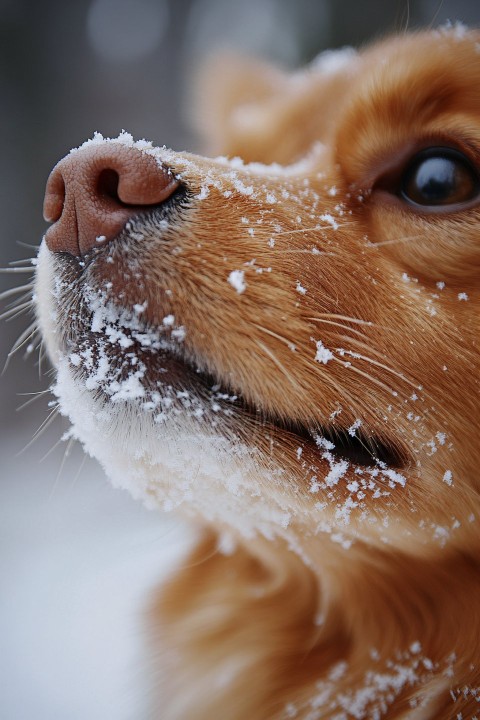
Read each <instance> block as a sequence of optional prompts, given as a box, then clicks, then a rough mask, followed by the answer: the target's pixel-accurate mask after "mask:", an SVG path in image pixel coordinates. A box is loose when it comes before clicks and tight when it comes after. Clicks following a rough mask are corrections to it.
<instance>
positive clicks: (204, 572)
mask: <svg viewBox="0 0 480 720" xmlns="http://www.w3.org/2000/svg"><path fill="white" fill-rule="evenodd" d="M479 43H480V36H479V35H478V34H476V33H467V34H465V35H464V34H463V33H462V32H460V30H459V29H458V28H457V29H456V30H452V31H450V32H446V31H445V32H444V31H438V32H432V33H424V34H418V35H412V36H406V37H401V38H393V39H389V40H387V41H385V42H383V43H380V44H378V45H376V46H374V47H372V48H370V49H367V50H366V51H365V52H363V53H362V54H360V55H359V56H358V57H357V58H355V59H350V61H349V62H346V63H345V65H344V67H342V68H340V69H338V70H335V71H333V72H332V73H327V72H325V68H323V69H322V65H321V63H320V64H319V65H317V66H312V67H311V68H308V69H306V70H305V71H302V72H299V73H296V74H294V75H292V76H290V75H286V74H283V73H281V72H279V71H276V70H273V69H271V68H263V67H259V66H257V65H255V64H253V63H252V64H249V63H244V64H243V65H242V64H241V63H240V62H239V61H236V60H233V59H230V60H225V61H224V62H222V63H220V65H221V70H220V69H219V66H218V64H217V65H215V66H212V67H211V68H210V72H209V73H208V80H207V81H206V83H205V84H204V85H203V86H202V91H201V93H200V95H201V97H206V100H205V102H204V105H203V107H200V108H199V110H198V113H199V115H200V118H201V121H202V123H203V125H202V127H203V129H204V130H205V132H206V133H207V134H208V138H207V140H208V142H209V144H210V149H211V151H212V152H213V153H222V154H225V155H228V156H230V157H232V156H236V155H238V156H240V157H241V158H242V159H243V161H244V162H245V163H252V162H253V163H258V165H253V166H252V165H241V164H240V163H236V164H235V163H234V164H233V165H232V164H228V163H227V162H226V161H224V160H222V159H217V160H210V159H206V158H202V157H196V156H192V155H186V154H181V153H169V154H168V155H166V156H165V157H166V162H167V163H168V164H169V166H170V167H171V168H172V170H173V171H174V172H178V173H181V177H182V180H183V181H184V182H185V183H186V185H187V186H188V187H189V189H190V190H191V191H192V193H193V194H194V195H195V196H196V197H197V196H200V197H201V198H202V199H201V203H198V204H197V205H196V206H195V209H194V211H193V213H192V214H190V215H188V216H187V215H186V216H185V218H184V219H183V221H182V223H181V225H179V226H178V227H176V228H175V235H174V237H172V239H171V240H169V238H168V237H167V243H168V242H170V246H168V245H167V247H175V248H176V250H175V252H170V253H169V252H166V251H165V243H163V244H158V246H156V247H154V248H153V249H152V250H151V251H149V254H148V256H145V257H142V256H140V265H141V267H142V273H143V275H144V282H145V285H144V287H143V288H142V292H141V294H139V291H138V288H137V287H136V284H135V283H127V284H126V285H125V276H126V274H127V275H128V268H127V261H126V260H125V261H122V259H121V258H119V259H118V262H117V264H116V265H115V266H113V265H112V266H111V267H110V268H108V267H107V266H106V264H104V265H103V266H102V262H101V260H100V259H99V262H98V265H97V272H98V273H99V275H102V273H104V274H106V273H107V272H108V273H109V275H108V276H109V278H110V279H111V282H112V287H113V289H112V294H113V295H115V293H116V294H118V293H119V292H120V291H122V292H123V293H124V299H123V303H124V304H125V305H126V306H132V305H133V304H135V303H140V302H143V301H144V300H147V301H148V304H147V309H146V311H145V312H146V315H147V319H148V322H149V323H150V324H151V325H159V324H161V322H162V317H164V316H165V315H166V313H167V312H170V313H172V314H173V315H174V316H175V318H179V319H180V321H181V323H182V325H183V326H184V327H185V328H186V329H187V334H186V337H185V348H186V352H187V353H188V355H189V357H190V358H193V359H194V362H195V364H196V366H198V367H200V368H202V369H203V370H205V371H208V372H209V373H211V374H212V375H213V376H214V377H215V378H217V379H218V380H219V382H220V383H221V384H223V385H224V386H225V387H228V388H230V389H233V390H234V391H235V393H238V394H239V395H241V396H242V397H243V399H244V400H245V402H246V403H247V404H248V407H249V408H250V411H249V412H248V413H246V415H245V418H244V425H243V426H242V428H241V429H240V430H238V434H239V435H240V437H241V438H242V441H243V442H244V443H246V444H247V445H250V446H251V447H255V448H256V449H257V450H258V452H259V453H260V456H261V459H260V461H259V465H260V466H262V467H263V468H270V469H271V468H272V467H276V468H281V469H282V474H281V476H278V478H279V479H278V482H277V481H276V480H275V481H273V480H272V481H271V482H267V481H266V480H263V481H262V479H261V478H262V473H261V472H259V474H258V478H259V480H258V482H259V483H260V485H259V488H258V495H259V496H261V498H262V501H263V500H265V499H266V502H267V503H269V504H270V506H271V507H272V509H273V510H272V512H273V511H275V512H276V511H277V510H278V508H279V507H281V508H283V509H284V510H285V512H286V514H287V515H288V518H287V519H285V522H284V525H283V526H282V527H279V529H278V532H277V531H276V530H275V528H274V525H275V522H274V521H273V520H272V527H270V528H269V532H267V530H266V529H265V523H264V516H265V513H263V515H262V522H261V523H260V521H259V525H261V530H262V532H259V533H254V532H252V533H250V534H249V535H248V536H245V535H242V533H241V531H240V530H239V529H238V528H237V527H233V529H232V530H231V531H230V532H231V537H232V539H233V543H232V546H231V547H229V548H227V549H226V548H225V539H224V537H225V536H224V533H225V530H226V529H228V526H229V525H231V524H232V523H231V522H230V520H229V518H228V516H225V517H223V516H222V510H221V508H222V502H223V501H222V499H221V498H220V495H221V493H220V491H219V490H218V488H216V487H215V488H213V489H212V491H211V495H210V499H209V501H208V503H209V504H208V503H207V505H206V506H205V502H204V501H203V500H202V501H201V500H200V499H199V500H198V503H199V507H202V508H205V507H207V508H211V512H209V513H207V512H206V511H205V512H204V511H202V510H200V511H199V512H198V515H199V516H200V518H201V517H202V516H205V517H206V518H207V519H206V520H203V521H202V520H201V519H200V520H198V518H197V520H198V522H199V525H200V527H201V528H202V533H203V537H202V540H201V542H200V543H199V545H198V547H197V548H196V550H195V552H194V553H193V555H192V557H191V558H190V559H189V560H187V561H185V563H184V566H183V567H182V568H181V569H180V570H179V571H178V573H177V574H176V575H175V576H174V577H172V578H171V580H170V581H169V583H168V584H167V586H166V587H164V588H162V590H161V592H159V594H158V597H156V599H155V602H154V603H153V606H152V609H151V612H150V613H149V622H150V627H151V628H153V632H152V634H153V637H152V645H153V648H154V649H153V651H152V652H153V655H154V664H155V667H156V671H157V672H158V675H159V678H158V697H155V698H154V705H155V704H156V710H154V711H152V715H151V717H155V718H161V720H187V719H189V720H190V719H192V720H207V719H208V720H213V719H220V718H222V719H223V718H225V719H227V718H228V720H274V719H275V720H280V719H281V718H285V719H286V718H298V720H316V719H321V718H328V719H330V720H333V719H334V718H335V719H338V720H341V719H342V720H343V719H345V720H347V719H349V718H372V719H376V718H388V719H389V720H393V719H395V720H399V719H400V718H405V719H406V718H410V719H411V720H448V719H452V720H453V719H454V718H463V720H466V719H467V718H474V717H475V716H476V713H477V712H478V716H479V717H480V669H479V662H480V657H479V655H480V651H479V647H478V642H479V638H480V529H479V489H480V488H479V472H478V464H479V441H478V429H479V424H480V423H479V407H478V404H479V392H478V382H479V369H480V368H479V364H480V363H479V342H480V332H479V331H480V291H479V272H480V241H479V237H480V232H479V228H480V207H479V204H478V199H477V202H476V203H470V204H469V205H468V206H465V207H462V208H460V209H455V210H452V209H450V208H448V207H447V208H446V210H445V208H443V207H442V208H440V209H436V210H434V211H430V210H428V211H427V210H423V209H422V208H420V209H419V208H416V209H415V208H414V207H412V206H411V205H409V204H408V203H407V202H405V201H404V200H402V199H400V198H399V197H398V195H396V194H395V193H394V192H393V191H392V190H391V183H390V178H391V177H394V176H395V174H396V173H397V175H398V173H399V172H400V170H399V168H402V167H403V166H405V164H406V163H407V161H408V159H409V158H411V157H413V156H414V155H415V153H416V152H418V151H419V150H421V149H422V148H425V147H430V146H439V145H440V146H453V147H455V148H457V149H458V150H461V151H463V152H464V153H466V154H467V155H468V157H469V158H470V160H471V163H472V164H473V165H475V166H476V167H477V168H478V167H480V53H479ZM260 163H263V164H266V163H279V164H280V165H282V166H283V165H290V164H292V163H298V164H297V165H296V166H293V167H292V168H289V169H288V171H285V170H282V169H280V168H277V169H275V167H273V168H265V167H264V166H263V165H260ZM232 168H233V170H232ZM389 183H390V184H389ZM122 262H123V264H122ZM234 269H241V270H242V272H243V275H242V281H243V282H245V283H246V287H244V288H243V289H244V291H243V292H235V289H234V288H233V287H232V285H231V284H230V283H229V282H227V281H226V278H227V276H228V274H229V272H230V271H232V270H234ZM165 278H168V283H169V287H170V288H173V289H174V291H173V293H172V294H171V295H170V296H169V297H168V298H165V297H162V299H159V298H160V295H159V291H158V288H159V287H160V286H162V283H163V284H165ZM240 289H242V288H240ZM317 350H318V355H317V358H316V352H317ZM322 353H324V354H323V355H322ZM325 353H326V354H325ZM329 353H330V354H329ZM315 358H316V359H315ZM322 358H323V359H324V360H325V362H323V361H322ZM252 408H254V409H255V410H256V411H257V413H258V414H257V416H256V418H257V419H255V417H254V414H255V413H253V411H252V410H251V409H252ZM260 416H261V417H263V418H264V419H265V420H266V422H267V424H266V425H265V424H263V423H262V422H259V421H258V417H260ZM272 417H273V418H275V420H276V424H275V426H273V425H272V427H270V425H269V422H270V421H271V418H272ZM282 420H283V421H286V422H287V423H288V425H287V427H286V428H285V429H283V430H282V429H281V427H280V421H282ZM359 421H361V425H360V423H359ZM298 426H305V427H308V428H325V427H328V429H329V432H330V437H333V438H334V436H335V432H336V430H343V431H346V430H347V429H348V428H350V429H352V428H353V430H351V433H352V435H353V434H355V432H356V429H358V428H361V430H360V432H362V433H363V434H362V438H363V441H365V442H366V441H368V439H370V438H373V439H378V438H381V439H382V442H383V444H384V446H385V447H386V448H389V450H390V452H391V453H392V455H393V457H395V458H396V459H397V466H396V470H395V471H394V472H390V474H388V473H389V470H388V468H385V466H383V470H384V474H383V475H382V472H381V471H380V473H379V471H378V468H377V474H374V475H368V469H365V468H363V469H362V468H360V472H357V471H356V470H357V469H356V466H355V464H354V463H350V464H349V465H348V468H347V469H346V470H345V472H344V473H343V474H342V476H341V479H340V481H338V479H337V481H336V482H335V480H331V481H330V482H329V481H328V477H329V473H331V472H332V467H335V465H334V463H335V461H334V460H332V458H331V457H330V458H329V457H328V453H327V455H325V454H324V452H323V450H322V446H320V447H317V446H315V444H314V443H310V444H309V443H308V442H306V441H305V442H303V441H302V440H301V439H299V438H298V436H297V435H296V434H295V428H296V427H298ZM265 428H267V430H266V429H265ZM365 473H367V475H365ZM378 473H379V474H378ZM367 476H368V478H369V480H368V482H365V483H364V485H361V480H362V478H365V477H367ZM265 477H267V471H265ZM268 477H270V478H275V477H277V475H275V474H274V475H270V476H268ZM254 482H255V480H254V481H253V484H254ZM262 482H263V485H262ZM359 482H360V485H359V484H358V483H359ZM368 483H371V485H369V484H368ZM251 487H252V485H250V489H251ZM201 492H203V489H201V490H199V497H200V494H201ZM219 493H220V494H219ZM225 493H226V490H225ZM159 494H160V491H159ZM235 502H236V503H237V504H236V505H235V508H234V512H235V513H237V514H243V515H244V517H245V518H247V519H248V518H249V517H250V516H251V517H253V518H255V517H256V515H255V513H256V512H257V509H256V508H257V498H256V496H255V494H254V493H252V492H245V493H243V494H242V493H237V495H236V496H235ZM202 503H203V504H202ZM192 506H193V507H195V496H194V497H193V499H192ZM217 507H218V508H219V509H218V512H216V508H217ZM262 512H263V511H262ZM262 523H263V524H262ZM252 524H253V526H255V524H256V521H255V520H252ZM280 525H281V523H280ZM267 535H270V537H266V536H267ZM227 550H228V551H227Z"/></svg>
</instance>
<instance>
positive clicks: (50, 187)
mask: <svg viewBox="0 0 480 720" xmlns="http://www.w3.org/2000/svg"><path fill="white" fill-rule="evenodd" d="M177 187H178V181H177V180H176V179H175V178H174V177H173V175H172V174H171V173H170V172H169V171H168V170H167V169H166V168H164V167H162V166H161V165H159V164H158V163H157V161H156V160H155V158H153V157H152V156H151V155H146V154H145V153H143V152H141V151H140V150H137V149H136V148H132V147H127V146H125V145H120V144H117V143H106V144H103V145H87V146H86V147H84V148H82V149H81V150H77V151H76V152H74V153H71V154H70V155H67V156H66V157H65V158H63V160H60V162H59V163H58V164H57V165H56V166H55V167H54V168H53V170H52V172H51V173H50V177H49V178H48V181H47V187H46V191H45V200H44V204H43V215H44V218H45V220H47V222H51V223H53V225H51V227H50V228H49V229H48V230H47V232H46V235H45V240H46V243H47V246H48V248H49V249H50V250H52V251H53V252H68V253H70V254H71V255H77V256H78V255H84V254H85V253H88V252H89V250H91V249H92V248H94V247H96V246H98V245H99V244H100V243H103V242H107V241H109V240H112V239H113V238H114V237H116V236H117V235H118V233H119V232H120V231H121V230H122V229H123V228H124V227H125V224H126V223H127V222H128V220H130V219H131V218H132V217H133V216H135V215H138V214H139V213H141V212H144V211H145V210H147V209H148V208H149V207H153V206H155V205H158V204H160V203H162V202H164V201H165V200H166V199H167V198H169V197H170V195H172V193H173V192H174V191H175V189H176V188H177Z"/></svg>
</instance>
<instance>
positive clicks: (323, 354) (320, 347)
mask: <svg viewBox="0 0 480 720" xmlns="http://www.w3.org/2000/svg"><path fill="white" fill-rule="evenodd" d="M315 344H316V347H317V352H316V354H315V360H316V362H319V363H323V365H326V364H327V363H328V362H329V360H332V359H333V357H334V356H333V353H332V351H331V350H328V348H326V347H325V346H324V344H323V343H322V341H321V340H317V341H316V343H315Z"/></svg>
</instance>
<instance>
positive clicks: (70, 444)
mask: <svg viewBox="0 0 480 720" xmlns="http://www.w3.org/2000/svg"><path fill="white" fill-rule="evenodd" d="M74 442H75V440H74V438H69V439H68V442H67V445H66V447H65V452H64V453H63V458H62V462H61V463H60V467H59V468H58V472H57V476H56V478H55V480H54V482H53V485H52V489H51V491H50V497H53V494H54V492H55V490H56V489H57V487H58V482H59V480H60V477H61V475H62V472H63V468H64V467H65V463H66V460H67V458H68V456H69V455H70V452H71V450H72V447H73V444H74Z"/></svg>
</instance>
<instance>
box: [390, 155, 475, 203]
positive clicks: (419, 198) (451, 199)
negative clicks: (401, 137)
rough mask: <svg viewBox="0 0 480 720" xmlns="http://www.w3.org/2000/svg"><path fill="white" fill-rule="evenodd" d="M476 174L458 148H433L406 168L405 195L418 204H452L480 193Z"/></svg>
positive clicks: (403, 193)
mask: <svg viewBox="0 0 480 720" xmlns="http://www.w3.org/2000/svg"><path fill="white" fill-rule="evenodd" d="M478 190H479V183H478V179H477V175H476V173H475V172H474V170H473V169H472V167H471V166H470V163H469V161H468V160H467V158H466V157H465V156H464V155H462V153H460V152H457V151H456V150H452V149H447V148H430V149H429V150H426V151H423V152H422V153H419V155H417V156H416V158H414V161H413V163H412V164H411V165H410V166H409V168H408V169H407V172H406V174H405V176H404V181H403V184H402V191H401V192H402V195H403V197H404V198H405V199H406V200H408V201H409V202H413V203H415V204H417V205H424V206H435V205H453V204H456V203H462V202H466V201H468V200H471V199H472V198H473V197H475V195H476V194H477V193H478Z"/></svg>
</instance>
